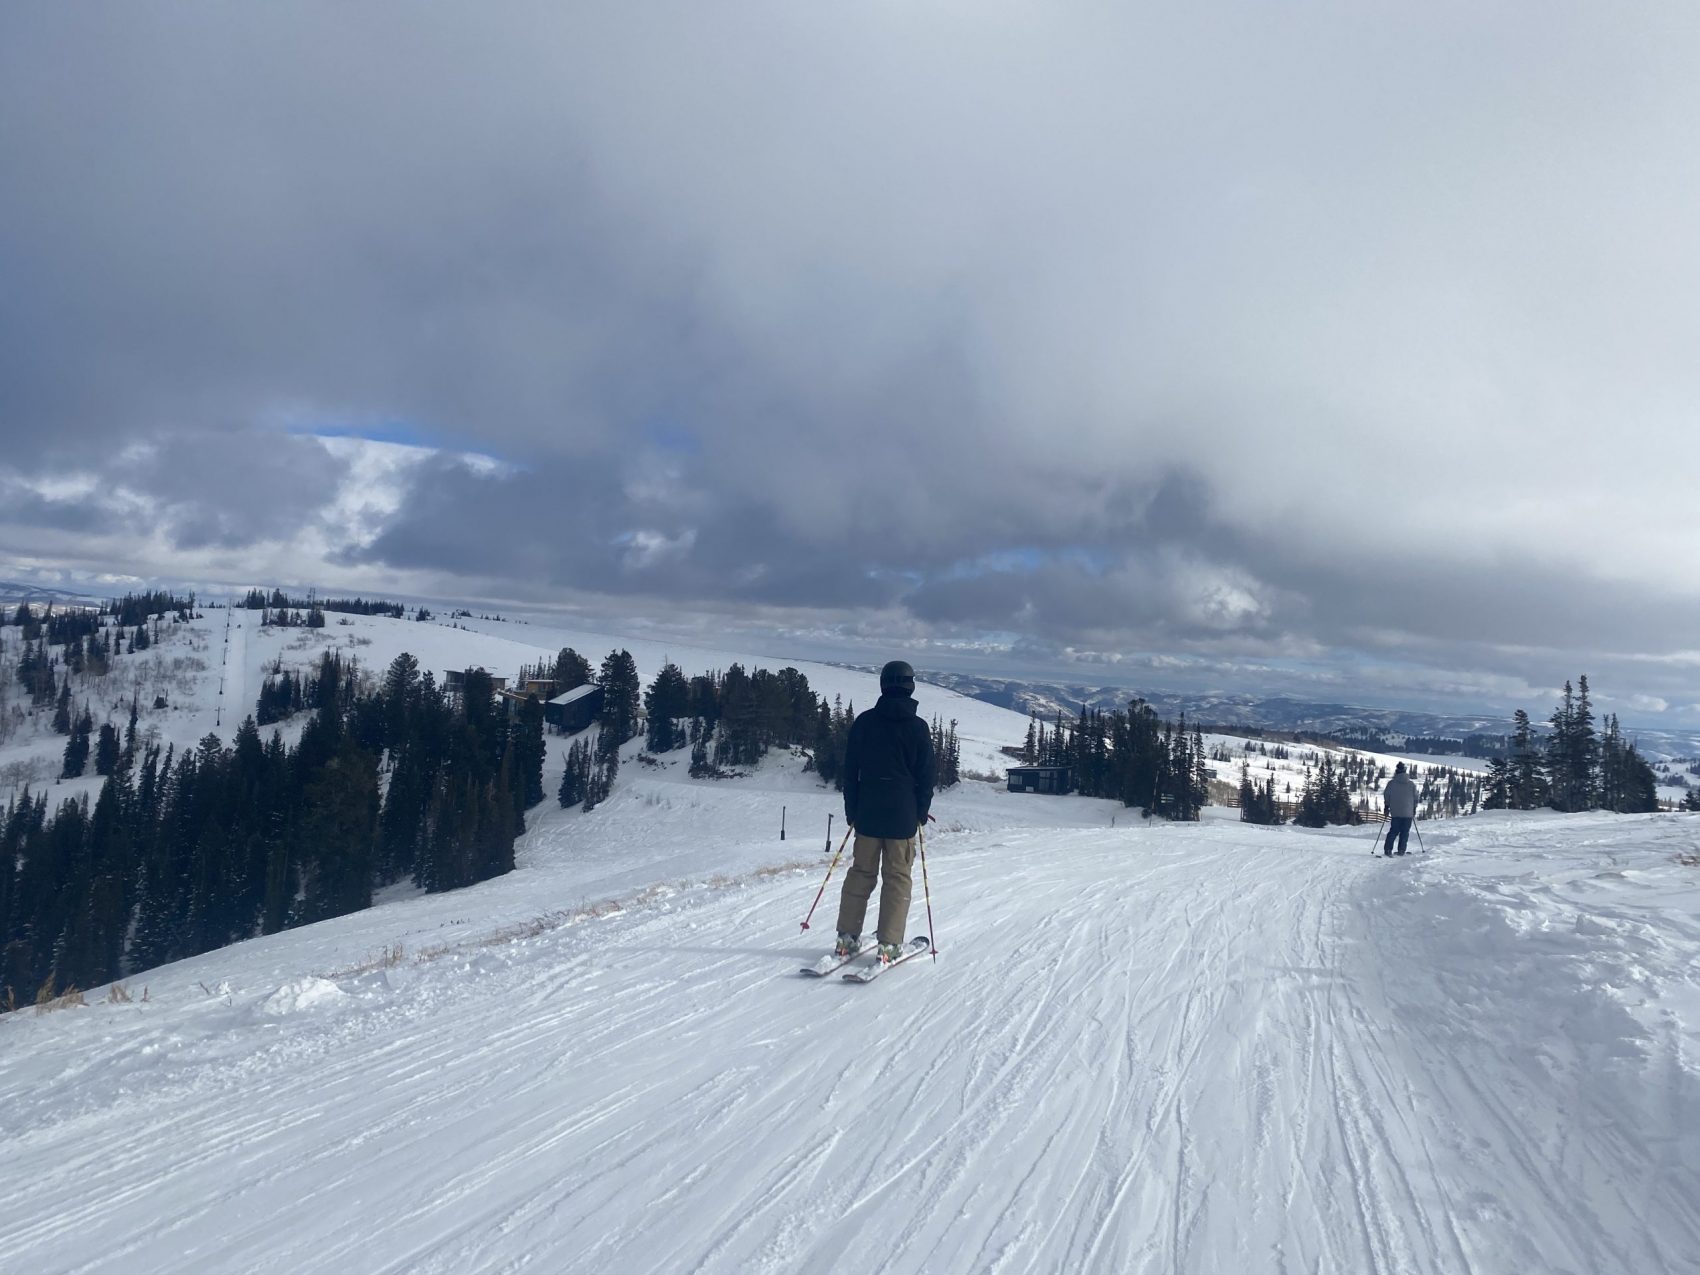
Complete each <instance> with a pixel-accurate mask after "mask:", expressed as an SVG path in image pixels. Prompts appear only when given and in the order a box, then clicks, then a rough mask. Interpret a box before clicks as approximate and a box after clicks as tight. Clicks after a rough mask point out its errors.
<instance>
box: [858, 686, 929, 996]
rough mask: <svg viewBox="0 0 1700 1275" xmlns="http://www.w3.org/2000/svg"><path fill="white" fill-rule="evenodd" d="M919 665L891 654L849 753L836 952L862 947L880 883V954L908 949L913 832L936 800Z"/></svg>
mask: <svg viewBox="0 0 1700 1275" xmlns="http://www.w3.org/2000/svg"><path fill="white" fill-rule="evenodd" d="M914 696H915V670H914V669H912V668H910V667H909V665H907V664H905V663H904V662H903V661H902V660H893V661H891V663H889V664H887V665H886V666H885V667H884V668H882V669H881V670H880V697H879V702H878V703H877V704H875V705H874V706H873V707H872V708H870V709H869V710H868V711H867V712H865V713H858V714H857V715H856V720H855V721H854V722H852V723H851V725H850V741H849V744H848V745H847V746H846V748H845V751H844V818H845V819H846V820H847V821H848V822H849V824H850V826H851V827H852V828H854V829H855V830H856V852H855V858H854V859H853V861H852V864H851V867H850V871H849V872H848V873H847V874H846V875H845V878H844V892H843V894H842V895H840V897H839V903H838V951H839V952H840V953H841V954H846V955H847V954H849V953H852V952H855V951H858V950H860V948H861V946H862V922H863V920H864V918H865V917H866V916H867V911H868V900H869V899H870V898H871V897H872V896H873V892H874V883H875V882H876V881H879V880H880V879H881V877H882V876H883V878H884V880H883V883H882V884H881V886H880V920H879V945H880V960H882V961H887V962H889V961H893V960H896V959H897V957H898V955H899V954H900V953H901V952H902V950H903V928H904V925H905V924H906V923H907V921H908V919H909V891H910V877H909V870H910V867H911V865H913V864H914V862H915V833H916V831H917V830H918V829H919V828H920V826H921V825H922V824H924V823H925V822H926V821H927V810H928V808H929V807H930V806H931V805H932V804H933V737H932V734H931V732H929V731H928V730H927V724H926V723H925V722H923V721H922V720H921V719H920V718H919V717H918V716H917V715H916V713H915V698H914Z"/></svg>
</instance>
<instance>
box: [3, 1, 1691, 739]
mask: <svg viewBox="0 0 1700 1275" xmlns="http://www.w3.org/2000/svg"><path fill="white" fill-rule="evenodd" d="M1697 66H1700V9H1697V8H1696V7H1695V6H1694V5H1693V4H1692V3H1689V2H1687V0H1683V2H1681V3H1668V4H1661V3H1646V4H1637V5H1633V6H1623V5H1607V4H1599V3H1563V2H1559V3H1553V2H1541V3H1535V2H1533V0H1529V2H1526V3H1519V4H1507V3H1492V2H1491V0H1470V2H1469V3H1462V2H1460V3H1451V2H1448V0H1438V2H1437V0H1425V2H1423V3H1416V2H1412V3H1393V4H1375V5H1367V4H1364V3H1361V0H1354V2H1352V3H1338V4H1326V3H1302V2H1301V3H1290V4H1280V5H1273V4H1268V3H1263V2H1261V0H1255V2H1254V0H1244V2H1241V3H1229V4H1197V3H1186V4H1181V3H1173V4H1140V3H1063V2H1060V0H1047V2H1046V3H1026V4H1002V3H995V2H994V0H972V2H969V0H960V2H958V3H924V2H919V3H918V2H915V0H908V2H905V3H897V2H895V0H893V2H890V3H864V4H830V5H829V4H814V3H801V2H798V0H792V2H790V3H772V4H753V3H726V4H700V3H617V4H615V3H610V4H600V5H579V4H570V3H558V2H557V3H550V4H539V5H535V6H532V5H517V4H483V3H481V4H477V5H460V6H450V5H431V6H423V5H392V4H379V3H369V4H361V5H342V4H326V5H309V4H268V5H225V6H212V5H194V6H190V5H181V6H174V5H169V4H148V5H127V4H106V5H102V4H76V5H26V4H14V5H8V6H6V7H4V8H3V9H0V435H3V446H0V578H23V579H56V578H57V579H63V580H64V581H66V582H68V583H70V584H73V585H74V584H76V583H78V582H83V583H85V584H89V585H90V586H91V587H94V586H98V587H94V591H96V592H101V591H103V589H104V587H105V584H106V582H107V581H109V580H110V579H112V578H115V577H135V578H138V579H148V580H153V579H175V580H186V581H202V582H207V583H215V582H222V583H227V584H232V585H244V584H248V583H262V584H270V583H273V582H281V583H286V584H288V583H300V584H306V583H314V584H318V585H319V586H320V587H321V588H359V589H364V590H367V591H372V590H389V591H396V592H401V591H405V592H409V593H413V594H423V595H428V596H446V597H456V598H460V597H464V598H477V599H482V600H490V601H501V602H505V603H508V604H511V605H517V604H532V605H538V604H546V605H564V606H568V607H571V608H574V609H576V610H577V611H579V612H580V613H582V614H584V615H586V616H594V617H600V618H601V619H603V620H605V621H607V622H609V623H613V624H616V625H617V624H618V623H619V622H621V621H622V620H629V621H630V622H631V623H634V624H636V623H647V624H654V623H660V624H662V625H674V626H677V627H679V628H681V629H695V630H699V631H702V632H707V633H713V632H723V631H726V630H728V629H736V630H739V631H741V632H742V633H743V634H745V635H748V636H754V637H759V636H761V635H764V634H765V635H768V637H769V638H770V639H771V643H772V644H773V645H774V646H775V647H776V648H777V649H778V650H780V651H783V650H784V649H785V648H786V646H787V644H797V645H799V646H800V645H803V644H807V645H809V647H810V649H811V650H815V651H821V650H827V649H842V650H843V651H844V652H845V654H846V657H847V658H862V659H864V660H868V661H872V660H875V659H878V658H883V656H884V655H885V654H886V653H887V652H893V653H897V652H902V653H908V654H909V655H910V656H911V657H912V658H914V659H915V660H916V662H917V663H920V664H932V665H944V664H948V663H950V662H951V661H952V660H968V659H970V658H972V659H973V660H975V661H976V667H981V668H992V667H1009V668H1012V669H1016V668H1019V669H1022V670H1024V671H1035V670H1038V669H1041V668H1048V669H1054V670H1073V671H1074V673H1075V674H1076V675H1078V676H1079V677H1081V678H1082V679H1085V680H1102V681H1116V680H1121V681H1127V682H1129V683H1130V684H1133V685H1141V684H1144V685H1149V686H1152V687H1166V686H1178V685H1183V684H1184V685H1194V686H1200V687H1202V686H1216V687H1221V688H1224V689H1242V690H1243V689H1250V690H1269V691H1277V690H1282V691H1293V690H1298V691H1302V692H1304V693H1306V694H1307V695H1310V696H1311V697H1313V698H1345V699H1350V700H1355V701H1358V702H1368V703H1377V704H1402V705H1414V706H1422V705H1432V706H1447V707H1454V706H1457V707H1464V706H1475V705H1483V706H1490V707H1491V706H1515V705H1519V704H1521V705H1523V706H1526V707H1529V708H1530V709H1531V711H1534V712H1535V713H1536V714H1537V716H1544V715H1545V713H1546V712H1547V711H1549V710H1550V704H1551V700H1550V696H1551V694H1552V690H1553V688H1554V687H1556V686H1557V685H1558V683H1559V682H1561V681H1562V680H1563V679H1564V678H1565V677H1567V676H1574V675H1575V674H1577V673H1587V674H1589V675H1590V678H1591V680H1592V682H1593V684H1594V687H1595V689H1596V691H1597V692H1598V693H1599V695H1600V699H1601V701H1602V703H1603V704H1604V706H1605V707H1607V708H1608V709H1615V710H1616V711H1618V712H1620V713H1621V714H1622V715H1623V717H1624V718H1625V720H1636V721H1646V722H1661V723H1666V724H1670V725H1680V724H1700V520H1697V519H1696V516H1695V512H1694V507H1695V501H1694V496H1693V489H1694V477H1693V471H1694V468H1695V464H1694V462H1695V452H1696V447H1695V437H1696V428H1695V427H1696V418H1697V409H1700V353H1697V352H1700V235H1697V234H1696V232H1695V227H1696V226H1697V225H1700V165H1697V164H1696V162H1695V161H1696V156H1700V75H1697V74H1696V72H1695V68H1696V67H1697Z"/></svg>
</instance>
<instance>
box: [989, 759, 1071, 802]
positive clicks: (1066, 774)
mask: <svg viewBox="0 0 1700 1275" xmlns="http://www.w3.org/2000/svg"><path fill="white" fill-rule="evenodd" d="M1005 773H1006V774H1007V775H1008V776H1009V791H1010V792H1044V793H1050V794H1052V795H1054V796H1058V797H1061V796H1065V795H1067V794H1068V793H1071V792H1073V791H1074V767H1073V766H1011V767H1010V768H1009V769H1008V771H1006V772H1005Z"/></svg>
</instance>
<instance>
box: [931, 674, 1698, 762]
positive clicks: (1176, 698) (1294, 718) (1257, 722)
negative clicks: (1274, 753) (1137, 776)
mask: <svg viewBox="0 0 1700 1275" xmlns="http://www.w3.org/2000/svg"><path fill="white" fill-rule="evenodd" d="M916 676H917V677H919V678H920V679H921V680H922V681H926V682H931V683H933V684H934V685H935V686H943V687H945V688H946V689H948V690H953V691H955V692H957V693H958V694H960V695H967V696H969V697H971V698H973V699H977V700H983V701H984V702H986V703H988V704H996V705H997V706H998V707H1000V708H1008V709H1013V710H1014V711H1016V712H1018V713H1034V712H1036V713H1038V714H1039V715H1040V716H1041V717H1043V718H1046V719H1053V718H1055V716H1056V714H1057V713H1058V712H1061V713H1062V715H1063V717H1064V718H1065V719H1067V718H1072V717H1074V716H1075V715H1077V714H1078V713H1079V712H1080V707H1081V705H1082V704H1084V705H1085V706H1086V707H1087V708H1089V709H1099V710H1109V709H1121V708H1126V707H1127V705H1128V703H1129V701H1130V700H1132V699H1133V698H1134V697H1135V692H1133V691H1131V690H1129V689H1128V688H1127V687H1125V686H1096V685H1089V684H1083V683H1073V682H1069V683H1063V682H1029V681H1018V680H1013V679H1008V678H993V677H977V676H972V675H969V674H964V673H943V672H917V673H916ZM1139 697H1140V698H1142V699H1144V700H1145V702H1146V703H1148V704H1150V705H1151V707H1152V708H1154V709H1155V710H1156V711H1157V713H1158V715H1159V716H1161V717H1165V718H1176V717H1179V716H1180V715H1181V714H1182V713H1183V712H1184V713H1185V714H1186V716H1187V721H1188V722H1189V723H1194V724H1196V725H1199V726H1201V727H1204V728H1205V729H1210V728H1219V729H1223V730H1230V731H1231V730H1232V729H1233V728H1236V727H1240V728H1253V729H1257V730H1267V731H1285V732H1297V731H1308V732H1311V733H1313V734H1317V735H1325V736H1328V737H1330V738H1333V739H1344V740H1352V739H1366V738H1367V739H1374V740H1376V741H1378V742H1380V743H1384V744H1386V745H1387V746H1389V747H1391V748H1394V749H1398V748H1399V747H1400V746H1401V745H1403V744H1404V742H1405V741H1406V740H1409V739H1411V738H1424V739H1455V740H1458V741H1459V744H1460V748H1459V751H1460V752H1461V753H1463V754H1464V755H1466V756H1476V757H1485V756H1488V755H1490V754H1491V752H1492V751H1493V750H1492V748H1491V747H1490V746H1489V744H1490V742H1491V741H1493V740H1497V739H1498V738H1499V737H1501V736H1504V735H1508V734H1510V732H1511V719H1510V718H1509V717H1499V716H1495V715H1492V714H1474V715H1472V714H1448V713H1421V712H1412V711H1408V710H1405V709H1397V708H1366V707H1363V706H1361V705H1355V704H1323V703H1313V702H1309V701H1306V700H1299V699H1293V698H1291V697H1289V696H1279V695H1278V696H1260V695H1248V694H1240V695H1212V694H1194V695H1177V694H1168V693H1165V692H1161V691H1147V692H1144V693H1143V694H1141V695H1140V696H1139ZM1529 711H1530V715H1531V716H1532V717H1534V718H1535V721H1536V723H1537V724H1540V723H1541V721H1542V719H1543V718H1544V716H1545V714H1544V712H1541V711H1540V706H1538V705H1531V707H1530V710H1529ZM1625 734H1627V735H1629V736H1630V737H1632V738H1634V739H1635V740H1636V741H1637V742H1638V744H1639V745H1640V747H1641V749H1642V752H1643V753H1645V754H1647V755H1648V756H1650V757H1658V756H1672V757H1677V756H1686V757H1692V756H1695V755H1697V754H1700V734H1697V733H1695V732H1693V731H1663V730H1654V729H1634V730H1626V731H1625Z"/></svg>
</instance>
